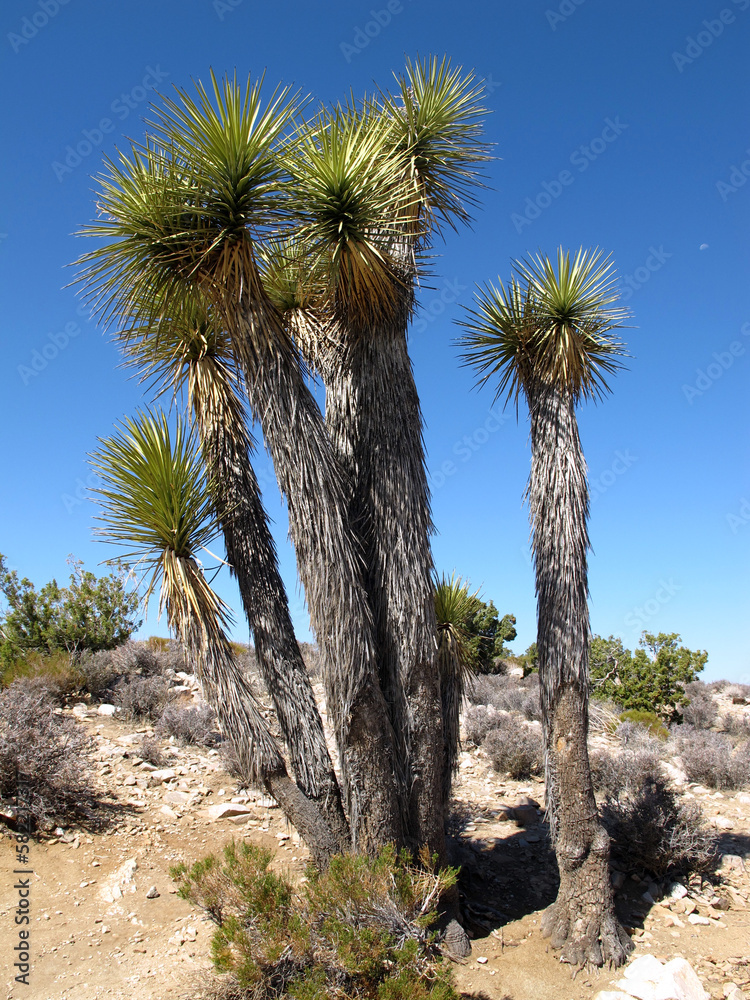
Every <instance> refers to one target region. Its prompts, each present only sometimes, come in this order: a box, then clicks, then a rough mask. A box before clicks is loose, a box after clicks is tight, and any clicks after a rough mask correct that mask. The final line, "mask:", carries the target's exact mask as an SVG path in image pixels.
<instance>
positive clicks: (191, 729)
mask: <svg viewBox="0 0 750 1000" xmlns="http://www.w3.org/2000/svg"><path fill="white" fill-rule="evenodd" d="M156 731H157V732H158V733H162V734H163V735H164V736H174V738H175V739H176V740H177V741H178V742H179V743H184V744H193V745H195V746H213V744H214V743H216V742H217V738H218V733H217V722H216V712H214V710H213V709H212V708H211V707H210V706H208V705H201V706H200V707H191V708H180V707H179V706H177V705H167V707H166V708H165V709H164V711H163V712H162V715H161V718H160V719H159V721H158V722H157V724H156Z"/></svg>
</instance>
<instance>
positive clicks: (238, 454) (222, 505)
mask: <svg viewBox="0 0 750 1000" xmlns="http://www.w3.org/2000/svg"><path fill="white" fill-rule="evenodd" d="M213 363H214V362H213V359H211V358H206V359H203V360H201V361H199V362H198V363H197V365H196V368H198V366H201V367H206V366H210V365H213ZM207 374H209V377H210V374H211V373H210V372H209V373H207ZM194 375H195V377H194V379H193V383H198V382H199V380H200V375H201V371H200V370H196V371H195V372H194ZM199 389H200V386H199V385H198V384H193V385H191V390H192V391H191V396H192V399H193V407H194V412H195V415H196V419H197V423H198V427H199V430H200V438H201V447H202V451H203V456H204V461H205V464H206V468H207V470H208V472H209V475H210V477H211V479H212V480H213V481H214V483H215V484H216V500H217V510H218V514H219V520H220V523H221V527H222V530H223V533H224V540H225V545H226V551H227V558H228V560H229V564H230V566H231V569H232V572H233V574H234V575H235V576H236V578H237V582H238V585H239V589H240V594H241V597H242V603H243V605H244V608H245V614H246V616H247V620H248V624H249V626H250V629H251V632H252V635H253V640H254V644H255V653H256V657H257V660H258V667H259V670H260V674H261V676H262V678H263V682H264V684H265V686H266V690H267V691H268V693H269V694H270V696H271V698H272V700H273V704H274V708H275V710H276V715H277V718H278V721H279V726H280V728H281V732H282V734H283V736H284V740H285V742H286V745H287V747H288V749H289V756H290V762H291V766H292V771H293V773H294V776H295V779H296V781H297V783H298V784H299V786H300V788H301V789H302V791H303V792H304V794H305V795H306V796H307V798H308V799H311V800H312V801H313V802H315V803H317V805H318V807H319V808H320V810H321V812H322V813H323V815H324V816H325V817H326V819H327V821H328V823H329V825H330V827H331V830H332V831H333V835H334V837H335V838H336V840H337V842H338V845H339V850H342V851H344V850H346V849H347V848H348V847H349V846H350V835H349V827H348V823H347V821H346V817H345V815H344V810H343V806H342V803H341V794H340V791H339V785H338V781H337V779H336V775H335V773H334V770H333V764H332V763H331V758H330V755H329V753H328V747H327V746H326V740H325V733H324V731H323V722H322V719H321V717H320V712H319V711H318V706H317V704H316V702H315V696H314V694H313V690H312V685H311V683H310V678H309V676H308V674H307V670H306V669H305V664H304V661H303V659H302V655H301V653H300V650H299V645H298V644H297V640H296V638H295V635H294V627H293V625H292V620H291V618H290V615H289V609H288V604H287V598H286V592H285V589H284V584H283V581H282V579H281V576H280V574H279V568H278V562H277V558H276V548H275V545H274V541H273V538H272V536H271V532H270V530H269V528H268V520H267V517H266V512H265V509H264V507H263V502H262V500H261V496H260V491H259V489H258V482H257V480H256V478H255V473H254V471H253V468H252V465H251V464H250V458H249V452H250V446H251V441H250V439H249V436H248V435H247V432H246V431H245V427H244V422H243V414H242V413H238V414H235V413H234V412H231V411H230V410H229V408H228V407H227V406H223V407H222V405H221V403H222V400H223V397H222V396H219V397H218V399H217V397H216V396H215V395H214V396H212V395H211V394H210V393H208V392H206V393H201V392H200V391H198V390H199ZM212 401H213V405H212Z"/></svg>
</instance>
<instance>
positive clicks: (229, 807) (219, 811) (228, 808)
mask: <svg viewBox="0 0 750 1000" xmlns="http://www.w3.org/2000/svg"><path fill="white" fill-rule="evenodd" d="M252 813H253V809H252V808H251V807H250V806H243V805H241V804H240V803H239V802H227V803H225V804H223V805H216V806H209V807H208V815H209V817H210V818H211V819H213V820H219V819H230V818H231V817H233V816H242V817H247V816H250V815H251V814H252Z"/></svg>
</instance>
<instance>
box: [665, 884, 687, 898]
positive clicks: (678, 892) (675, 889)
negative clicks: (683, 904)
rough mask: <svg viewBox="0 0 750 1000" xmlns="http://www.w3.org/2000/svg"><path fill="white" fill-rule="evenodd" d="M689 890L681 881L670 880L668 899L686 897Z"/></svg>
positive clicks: (667, 892)
mask: <svg viewBox="0 0 750 1000" xmlns="http://www.w3.org/2000/svg"><path fill="white" fill-rule="evenodd" d="M687 894H688V891H687V889H686V888H685V886H684V885H682V883H681V882H670V883H669V885H668V886H667V891H666V897H667V899H684V898H685V896H687Z"/></svg>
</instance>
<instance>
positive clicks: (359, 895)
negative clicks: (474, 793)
mask: <svg viewBox="0 0 750 1000" xmlns="http://www.w3.org/2000/svg"><path fill="white" fill-rule="evenodd" d="M272 857H273V855H272V853H271V852H270V851H267V850H265V849H263V848H261V847H258V846H257V845H254V844H250V843H247V842H243V843H241V844H240V845H237V844H235V843H231V844H228V845H227V846H226V847H225V849H224V854H223V857H220V856H217V855H210V856H209V857H207V858H205V859H204V860H202V861H198V862H196V863H195V864H194V865H192V867H190V868H187V867H186V866H185V865H178V866H176V867H175V868H173V869H172V871H171V874H172V876H173V878H175V879H177V880H179V881H180V883H181V885H180V890H179V892H180V895H181V896H183V898H185V899H188V900H190V901H191V902H192V903H194V904H196V905H198V906H200V907H202V908H203V909H205V910H206V911H207V912H208V913H209V914H210V916H211V917H212V919H213V920H214V921H215V922H216V924H217V925H218V929H217V930H216V932H215V934H214V937H213V942H212V948H211V951H212V957H213V962H214V966H215V967H216V969H217V970H218V971H219V972H221V973H226V974H227V976H228V979H229V983H230V984H231V986H232V987H234V989H235V990H236V992H235V993H234V994H231V993H230V992H229V991H226V992H225V991H222V994H221V995H224V996H227V995H234V996H236V997H248V998H249V997H254V998H257V1000H262V998H269V1000H270V998H272V997H279V998H280V997H290V998H296V1000H317V998H320V1000H326V998H328V1000H333V998H338V997H340V998H342V1000H343V998H348V1000H371V998H372V1000H375V998H378V1000H458V994H457V993H456V991H455V990H454V988H453V985H452V981H451V980H452V976H451V970H450V967H449V965H448V963H444V962H443V961H442V960H441V958H440V955H439V952H438V949H437V948H436V945H435V935H434V933H432V932H431V931H430V927H431V925H432V924H433V922H434V920H435V916H436V914H435V910H436V907H437V903H438V899H439V897H440V894H441V892H443V891H445V890H446V889H447V888H449V887H450V886H452V885H453V884H455V879H456V873H455V871H452V870H450V869H443V870H442V871H440V872H439V873H438V872H433V869H432V865H431V864H430V863H429V859H428V858H426V857H423V858H422V859H421V860H422V862H423V864H422V865H421V866H416V865H414V864H413V863H412V862H411V860H410V858H409V857H408V855H407V853H406V852H402V853H401V854H396V852H395V850H394V849H393V848H391V847H386V848H384V849H383V850H382V851H381V852H380V854H379V855H378V856H377V857H376V858H367V857H363V856H358V855H352V854H349V855H344V856H338V857H335V858H333V859H332V861H331V864H330V867H329V868H328V869H327V871H325V872H324V873H319V872H317V871H315V870H313V869H312V868H310V869H308V882H307V883H306V884H305V885H304V887H303V888H302V891H301V892H299V893H296V892H295V890H294V888H293V887H292V885H291V883H290V882H289V881H288V880H287V879H286V878H285V877H284V876H283V875H278V874H276V873H274V872H272V871H271V870H270V863H271V860H272ZM425 862H426V864H425Z"/></svg>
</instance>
